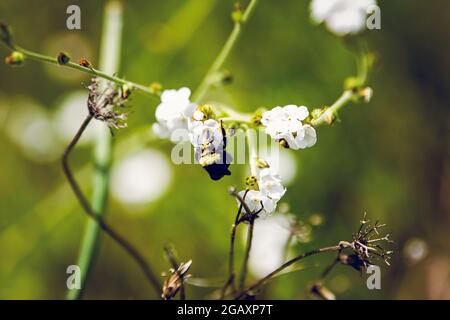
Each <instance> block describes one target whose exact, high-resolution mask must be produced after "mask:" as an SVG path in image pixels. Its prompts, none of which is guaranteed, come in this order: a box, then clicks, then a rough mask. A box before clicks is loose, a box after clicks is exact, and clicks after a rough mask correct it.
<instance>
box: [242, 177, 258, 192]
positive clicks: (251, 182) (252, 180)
mask: <svg viewBox="0 0 450 320" xmlns="http://www.w3.org/2000/svg"><path fill="white" fill-rule="evenodd" d="M245 185H246V186H247V188H248V189H250V190H259V186H258V179H257V178H256V177H255V176H248V177H247V178H245Z"/></svg>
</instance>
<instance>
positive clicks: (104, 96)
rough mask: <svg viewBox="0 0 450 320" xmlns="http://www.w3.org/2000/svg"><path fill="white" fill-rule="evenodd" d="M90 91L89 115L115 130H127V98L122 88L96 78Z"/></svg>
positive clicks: (90, 86) (89, 87)
mask: <svg viewBox="0 0 450 320" xmlns="http://www.w3.org/2000/svg"><path fill="white" fill-rule="evenodd" d="M88 89H89V96H88V110H89V113H90V114H91V115H92V116H93V117H94V118H95V119H97V120H100V121H103V122H106V123H107V124H108V125H109V126H111V127H113V128H116V129H120V128H125V127H126V126H127V123H126V120H127V113H126V112H125V108H126V107H125V101H126V98H124V97H123V93H122V90H121V88H120V87H118V86H117V85H116V84H115V83H113V82H111V81H107V80H100V79H99V78H94V79H92V82H91V84H90V85H89V86H88ZM127 97H128V96H127Z"/></svg>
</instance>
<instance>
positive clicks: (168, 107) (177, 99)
mask: <svg viewBox="0 0 450 320" xmlns="http://www.w3.org/2000/svg"><path fill="white" fill-rule="evenodd" d="M190 95H191V90H189V88H181V89H179V90H164V92H163V93H162V94H161V103H160V104H159V105H158V107H157V108H156V112H155V116H156V120H157V123H155V124H153V131H154V132H155V133H156V134H157V135H158V136H160V137H161V138H171V135H172V133H173V132H174V131H175V130H178V129H185V130H187V129H188V118H189V116H191V113H192V112H193V110H194V109H195V104H192V103H191V101H190V100H189V96H190ZM175 140H176V139H175ZM174 142H176V141H174Z"/></svg>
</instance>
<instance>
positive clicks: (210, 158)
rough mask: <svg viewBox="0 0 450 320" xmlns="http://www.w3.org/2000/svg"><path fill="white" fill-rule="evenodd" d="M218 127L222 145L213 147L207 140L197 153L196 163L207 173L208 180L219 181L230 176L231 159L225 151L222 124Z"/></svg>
mask: <svg viewBox="0 0 450 320" xmlns="http://www.w3.org/2000/svg"><path fill="white" fill-rule="evenodd" d="M220 126H221V133H222V143H220V144H219V146H217V147H216V146H214V143H213V141H211V140H208V141H207V142H206V143H204V144H203V145H202V146H201V147H200V148H199V150H198V151H197V152H198V162H199V163H200V165H201V166H202V167H203V168H204V169H205V170H206V171H207V172H208V174H209V176H210V178H211V179H213V180H219V179H221V178H223V177H224V176H229V175H231V172H230V170H228V168H229V167H230V164H231V159H232V157H231V155H230V154H229V153H227V152H226V150H225V149H226V147H227V137H226V132H225V129H224V127H223V125H222V123H221V124H220Z"/></svg>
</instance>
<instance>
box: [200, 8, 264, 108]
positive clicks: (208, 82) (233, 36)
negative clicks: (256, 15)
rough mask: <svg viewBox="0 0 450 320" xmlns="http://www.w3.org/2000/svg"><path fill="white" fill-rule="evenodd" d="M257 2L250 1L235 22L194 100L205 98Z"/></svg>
mask: <svg viewBox="0 0 450 320" xmlns="http://www.w3.org/2000/svg"><path fill="white" fill-rule="evenodd" d="M257 3H258V0H251V1H250V3H249V4H248V6H247V8H246V9H245V10H244V12H243V14H242V17H241V19H240V20H239V21H235V22H234V27H233V30H232V31H231V33H230V35H229V36H228V39H227V41H226V42H225V44H224V46H223V47H222V49H221V50H220V53H219V55H218V56H217V58H216V59H215V60H214V62H213V64H212V65H211V67H210V68H209V70H208V72H207V73H206V75H205V77H204V78H203V80H202V81H201V83H200V85H199V86H198V88H197V90H196V91H195V92H194V95H193V97H194V101H201V100H202V99H203V98H204V96H205V94H206V93H207V92H208V90H209V88H210V87H211V86H212V85H213V84H214V81H213V78H214V76H215V75H216V74H217V73H218V72H219V71H220V69H221V68H222V66H223V64H224V63H225V61H226V60H227V58H228V56H229V55H230V53H231V51H232V49H233V47H234V46H235V44H236V42H237V40H238V39H239V36H240V35H241V31H242V26H243V25H244V24H245V23H246V22H247V21H248V19H249V18H250V16H251V14H252V13H253V11H254V10H255V7H256V4H257Z"/></svg>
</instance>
